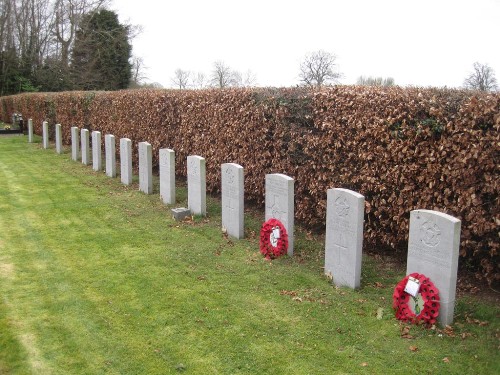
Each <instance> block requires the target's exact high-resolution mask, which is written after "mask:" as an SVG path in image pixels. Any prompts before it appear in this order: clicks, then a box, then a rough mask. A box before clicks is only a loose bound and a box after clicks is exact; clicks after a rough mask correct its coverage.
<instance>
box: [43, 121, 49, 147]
mask: <svg viewBox="0 0 500 375" xmlns="http://www.w3.org/2000/svg"><path fill="white" fill-rule="evenodd" d="M42 136H43V148H45V149H47V148H49V123H48V122H47V121H44V122H43V123H42Z"/></svg>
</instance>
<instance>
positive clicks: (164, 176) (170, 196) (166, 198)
mask: <svg viewBox="0 0 500 375" xmlns="http://www.w3.org/2000/svg"><path fill="white" fill-rule="evenodd" d="M159 158H160V198H161V200H162V201H163V202H164V203H165V204H175V152H174V150H171V149H169V148H162V149H160V153H159Z"/></svg>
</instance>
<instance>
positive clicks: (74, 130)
mask: <svg viewBox="0 0 500 375" xmlns="http://www.w3.org/2000/svg"><path fill="white" fill-rule="evenodd" d="M79 156H80V136H79V134H78V127H76V126H72V127H71V159H73V160H74V161H78V157H79Z"/></svg>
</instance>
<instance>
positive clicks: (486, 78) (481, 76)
mask: <svg viewBox="0 0 500 375" xmlns="http://www.w3.org/2000/svg"><path fill="white" fill-rule="evenodd" d="M473 66H474V71H473V72H472V73H471V74H469V76H468V77H467V78H466V79H465V81H464V87H465V88H467V89H471V90H480V91H495V90H496V89H497V79H496V78H495V71H494V70H493V69H492V68H490V67H489V66H488V65H487V64H481V63H478V62H475V63H474V65H473Z"/></svg>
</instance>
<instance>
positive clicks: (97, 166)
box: [92, 130, 102, 172]
mask: <svg viewBox="0 0 500 375" xmlns="http://www.w3.org/2000/svg"><path fill="white" fill-rule="evenodd" d="M92 169H93V170H94V171H96V172H99V171H102V146H101V132H99V131H96V130H94V131H93V132H92Z"/></svg>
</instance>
